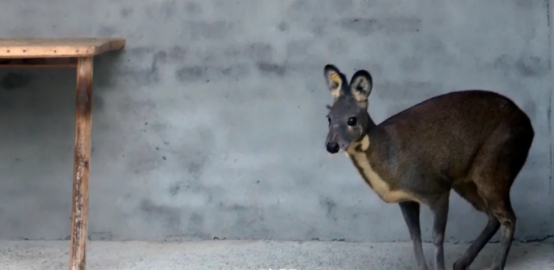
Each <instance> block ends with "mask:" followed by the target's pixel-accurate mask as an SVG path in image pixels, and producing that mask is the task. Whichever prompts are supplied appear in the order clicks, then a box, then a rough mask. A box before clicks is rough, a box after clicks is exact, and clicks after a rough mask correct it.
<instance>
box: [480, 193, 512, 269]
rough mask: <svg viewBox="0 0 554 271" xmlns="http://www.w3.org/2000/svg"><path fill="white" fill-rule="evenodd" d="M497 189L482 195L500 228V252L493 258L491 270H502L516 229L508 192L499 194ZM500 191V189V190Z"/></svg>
mask: <svg viewBox="0 0 554 271" xmlns="http://www.w3.org/2000/svg"><path fill="white" fill-rule="evenodd" d="M496 189H498V188H496V187H490V188H489V189H488V190H485V191H486V192H485V191H484V192H483V193H482V194H483V195H487V196H485V197H486V202H487V205H488V206H489V210H490V212H491V213H492V215H494V217H496V219H498V221H499V223H500V225H501V227H502V237H501V239H500V251H499V252H498V254H497V255H496V256H495V257H494V260H493V263H492V267H491V269H504V266H505V265H506V260H507V258H508V253H509V252H510V248H511V246H512V240H513V238H514V231H515V227H516V215H515V213H514V210H513V209H512V205H511V203H510V194H509V192H504V193H499V192H498V190H496ZM500 191H502V189H500Z"/></svg>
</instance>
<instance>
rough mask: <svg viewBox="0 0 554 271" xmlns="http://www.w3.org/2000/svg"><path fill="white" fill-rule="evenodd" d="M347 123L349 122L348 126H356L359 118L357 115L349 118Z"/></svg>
mask: <svg viewBox="0 0 554 271" xmlns="http://www.w3.org/2000/svg"><path fill="white" fill-rule="evenodd" d="M346 123H347V124H348V126H356V123H358V120H357V119H356V117H351V118H349V119H348V121H347V122H346Z"/></svg>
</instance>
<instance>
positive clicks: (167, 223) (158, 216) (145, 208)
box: [139, 199, 181, 230]
mask: <svg viewBox="0 0 554 271" xmlns="http://www.w3.org/2000/svg"><path fill="white" fill-rule="evenodd" d="M139 209H140V210H141V211H142V212H143V213H145V215H146V216H147V217H149V220H150V219H151V220H153V221H156V222H160V224H162V225H164V227H165V228H167V229H170V230H179V229H180V228H181V214H180V210H179V208H176V207H170V206H164V205H157V204H154V203H153V202H152V201H151V200H150V199H143V200H142V201H141V202H140V204H139Z"/></svg>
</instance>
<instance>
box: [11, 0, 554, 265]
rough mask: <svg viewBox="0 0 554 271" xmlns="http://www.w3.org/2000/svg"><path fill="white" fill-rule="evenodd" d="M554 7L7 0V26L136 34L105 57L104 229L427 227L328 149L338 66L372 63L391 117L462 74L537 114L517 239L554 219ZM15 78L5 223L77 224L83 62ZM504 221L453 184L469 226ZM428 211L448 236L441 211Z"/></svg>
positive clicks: (53, 227) (162, 236)
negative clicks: (78, 67)
mask: <svg viewBox="0 0 554 271" xmlns="http://www.w3.org/2000/svg"><path fill="white" fill-rule="evenodd" d="M551 6H552V5H549V3H548V1H543V0H490V1H482V0H464V1H462V0H451V1H431V0H419V1H399V0H387V1H385V0H382V1H349V0H318V1H309V0H286V1H284V0H283V1H271V2H269V1H256V0H240V1H239V0H237V1H227V0H225V1H223V0H221V1H215V0H202V1H200V0H196V1H184V0H183V1H169V0H148V1H147V0H143V1H131V0H120V1H108V0H94V1H92V0H82V1H71V0H50V1H20V0H0V36H1V37H13V38H17V37H31V36H33V37H90V36H93V37H125V38H126V39H127V41H128V43H127V47H126V49H125V50H124V51H123V52H122V53H119V54H110V55H106V56H102V57H99V58H98V59H97V60H96V62H95V81H94V85H95V93H94V101H93V102H94V116H93V124H94V125H93V139H92V144H93V147H94V149H93V153H92V162H91V184H90V187H91V196H90V227H89V232H90V238H91V239H93V240H146V241H148V240H150V241H151V240H183V239H187V240H188V239H212V238H214V237H219V238H224V237H225V238H227V239H278V240H311V239H314V238H318V239H320V240H333V239H344V240H347V241H349V240H350V241H372V242H374V241H407V240H409V236H408V232H407V228H406V226H405V224H404V221H403V219H402V215H401V213H400V210H399V208H398V206H397V205H387V204H384V203H382V202H381V200H379V199H378V197H377V196H376V195H375V194H374V193H373V192H371V191H370V189H369V188H368V187H367V186H366V185H365V184H364V182H363V181H362V180H361V178H360V177H359V176H358V174H357V173H356V171H355V170H354V167H353V166H352V165H351V164H350V162H349V161H348V160H347V158H346V157H338V158H333V159H328V158H327V156H326V152H325V148H324V140H325V136H326V132H327V122H326V118H325V115H326V109H325V105H326V104H328V103H330V102H331V97H330V95H329V93H328V91H327V89H326V88H325V85H324V81H323V76H322V68H323V65H325V64H326V63H335V64H336V65H338V67H340V68H341V69H343V70H344V71H345V72H346V73H348V74H349V75H352V73H353V72H354V71H355V70H356V69H361V68H364V69H368V70H369V71H371V72H372V74H373V76H374V81H375V86H374V91H373V93H372V95H371V97H370V108H369V111H370V113H371V114H372V115H373V117H374V119H375V120H376V121H378V122H380V121H382V120H384V119H385V118H386V117H388V116H390V115H392V114H394V113H396V112H398V111H400V110H402V109H404V108H406V107H408V106H411V105H413V104H415V103H417V102H420V101H422V100H423V99H426V98H430V97H432V96H435V95H438V94H442V93H446V92H449V91H452V90H457V89H469V88H484V89H493V90H497V91H499V92H500V93H503V94H505V95H507V96H509V97H511V98H512V99H514V101H515V102H516V103H517V104H518V105H520V106H521V107H522V108H523V110H525V112H527V113H528V114H529V116H530V117H531V119H532V121H533V125H534V127H535V131H536V138H535V142H534V144H533V147H532V151H531V154H530V157H529V160H528V162H527V165H526V166H525V168H524V170H523V172H522V173H521V175H520V176H519V178H518V180H517V181H516V183H515V185H514V188H513V193H512V195H513V207H514V209H515V211H516V213H517V215H518V218H519V220H518V225H517V232H516V239H519V240H541V239H543V238H546V237H548V236H551V235H553V234H554V214H553V208H554V197H552V181H551V169H552V167H551V149H552V148H551V144H552V142H551V139H550V138H551V125H550V124H551V123H550V121H551V118H550V112H551V92H550V90H551V89H552V86H553V82H552V78H553V74H552V70H551V58H552V53H551V49H552V47H551V46H550V44H551V43H550V33H551V29H552V27H550V26H549V25H550V24H549V18H550V17H549V11H550V9H551ZM0 81H1V83H0V123H2V125H1V128H0V138H1V139H2V140H0V149H1V150H2V154H1V155H0V173H1V176H2V179H1V183H0V185H1V187H2V188H1V189H0V203H1V204H0V224H1V226H0V238H2V239H22V238H27V239H64V238H66V237H67V236H68V235H69V227H70V223H69V216H70V209H71V203H70V199H71V177H72V156H73V129H74V124H73V120H74V104H73V102H74V100H75V96H74V84H75V74H74V72H73V71H71V70H59V71H46V70H41V71H26V70H12V71H2V73H1V74H0ZM414 136H417V135H414ZM485 223H486V218H485V216H484V215H482V214H479V213H477V212H476V211H474V210H472V208H471V207H470V206H469V204H467V203H465V202H462V201H461V200H460V199H459V197H458V196H457V195H452V205H451V213H450V216H449V226H448V228H447V237H448V238H447V239H448V240H449V241H468V240H472V239H474V238H475V237H476V236H477V234H478V232H479V231H480V230H481V228H482V227H484V225H485ZM422 224H423V231H424V238H425V239H426V240H429V239H430V237H431V234H430V227H431V216H430V213H429V211H428V210H427V209H424V213H423V216H422ZM497 238H498V236H497V237H496V239H497ZM176 253H177V252H176ZM406 254H409V253H408V252H406ZM91 257H94V256H91ZM410 259H411V255H410ZM360 261H361V262H362V263H367V264H369V262H367V260H360ZM91 262H93V261H91ZM337 264H342V263H337ZM356 264H357V263H356ZM356 264H355V265H356ZM364 265H365V264H360V265H359V266H360V267H361V266H364ZM356 266H358V265H356Z"/></svg>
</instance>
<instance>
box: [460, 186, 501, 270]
mask: <svg viewBox="0 0 554 271" xmlns="http://www.w3.org/2000/svg"><path fill="white" fill-rule="evenodd" d="M453 189H454V191H456V193H458V195H460V197H462V198H464V199H465V200H467V201H468V202H469V203H471V205H472V206H473V207H474V208H475V209H477V210H478V211H481V212H484V213H486V214H487V216H488V222H487V225H486V226H485V228H484V229H483V230H482V231H481V233H480V234H479V236H478V237H477V239H475V241H473V243H472V244H471V245H470V246H469V247H468V248H467V249H466V251H465V252H464V254H463V255H462V256H461V257H460V258H459V259H458V260H457V261H456V262H455V263H454V266H453V269H454V270H463V269H467V268H468V267H469V266H470V265H471V263H472V262H473V260H475V258H476V257H477V255H478V254H479V252H481V250H482V249H483V248H484V247H485V245H486V244H487V243H488V242H489V240H490V239H491V238H492V237H493V236H494V234H496V232H497V231H498V229H499V228H500V222H499V221H498V219H497V218H496V217H495V216H494V214H493V213H492V212H491V211H490V210H489V209H488V207H487V205H486V202H485V200H483V199H482V198H481V196H479V192H478V190H477V185H475V183H474V182H471V181H469V182H465V183H462V184H458V185H455V186H454V187H453Z"/></svg>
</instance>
